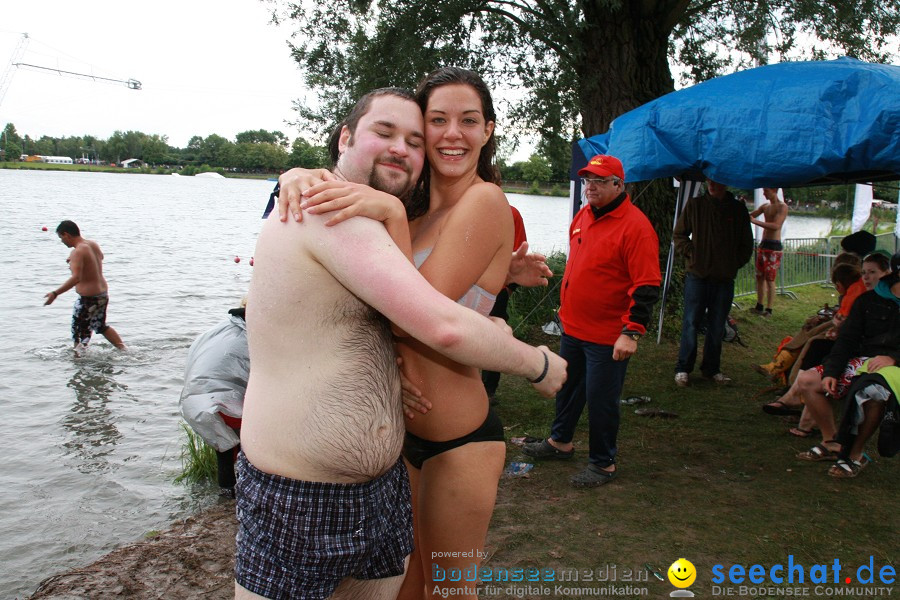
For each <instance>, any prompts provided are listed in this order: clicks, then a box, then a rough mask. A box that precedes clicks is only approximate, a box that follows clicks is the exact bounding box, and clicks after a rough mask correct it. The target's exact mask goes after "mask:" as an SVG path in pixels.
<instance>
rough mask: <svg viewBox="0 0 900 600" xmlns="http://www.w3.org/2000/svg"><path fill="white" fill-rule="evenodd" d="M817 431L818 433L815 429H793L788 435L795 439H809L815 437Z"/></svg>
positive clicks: (789, 430)
mask: <svg viewBox="0 0 900 600" xmlns="http://www.w3.org/2000/svg"><path fill="white" fill-rule="evenodd" d="M816 431H818V430H817V429H816V428H815V427H813V428H812V429H803V428H802V427H791V428H790V429H788V433H789V434H791V435H792V436H794V437H798V438H808V437H812V436H813V435H815V433H816Z"/></svg>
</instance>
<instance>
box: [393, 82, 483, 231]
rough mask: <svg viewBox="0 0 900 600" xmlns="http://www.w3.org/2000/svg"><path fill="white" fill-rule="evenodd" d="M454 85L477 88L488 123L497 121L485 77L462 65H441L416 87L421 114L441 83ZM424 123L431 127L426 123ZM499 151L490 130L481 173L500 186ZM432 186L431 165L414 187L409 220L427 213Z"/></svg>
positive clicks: (407, 213) (409, 206) (481, 161)
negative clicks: (463, 67) (496, 158)
mask: <svg viewBox="0 0 900 600" xmlns="http://www.w3.org/2000/svg"><path fill="white" fill-rule="evenodd" d="M453 84H462V85H467V86H469V87H471V88H472V89H473V90H475V92H476V93H477V94H478V96H479V98H481V113H482V114H483V115H484V119H485V122H488V121H493V122H494V123H495V124H496V122H497V113H496V112H495V111H494V101H493V99H492V98H491V92H490V90H488V87H487V85H486V84H485V83H484V80H483V79H482V78H481V77H480V76H479V75H478V74H477V73H475V72H474V71H470V70H468V69H461V68H459V67H442V68H440V69H438V70H436V71H432V72H431V73H429V74H428V75H426V76H425V78H424V79H422V81H420V82H419V86H418V87H417V88H416V102H418V103H419V108H421V109H422V114H424V113H425V109H426V108H427V107H428V99H429V98H430V97H431V92H433V91H434V90H436V89H437V88H439V87H441V86H444V85H453ZM425 126H426V127H427V126H428V125H427V123H426V125H425ZM496 152H497V139H496V137H495V136H494V131H491V137H489V138H488V141H487V143H485V145H484V146H482V148H481V154H479V156H478V176H479V177H481V178H482V179H483V180H485V181H488V182H490V183H495V184H497V185H500V171H499V170H498V169H497V164H496V161H495V155H496ZM430 186H431V167H430V165H429V166H428V167H427V168H426V169H425V170H424V172H423V173H422V176H421V177H420V178H419V183H418V185H416V188H415V189H414V190H413V193H412V198H411V199H410V201H409V204H408V205H407V207H406V215H407V217H408V218H409V220H410V221H412V220H413V219H416V218H418V217H421V216H422V215H424V214H425V213H426V212H428V206H429V199H428V194H429V188H430Z"/></svg>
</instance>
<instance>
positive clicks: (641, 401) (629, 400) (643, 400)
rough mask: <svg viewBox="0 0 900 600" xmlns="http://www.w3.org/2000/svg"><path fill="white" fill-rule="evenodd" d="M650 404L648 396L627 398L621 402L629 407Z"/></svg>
mask: <svg viewBox="0 0 900 600" xmlns="http://www.w3.org/2000/svg"><path fill="white" fill-rule="evenodd" d="M647 402H650V396H628V397H627V398H625V399H624V400H622V404H624V405H625V406H631V405H633V404H646V403H647Z"/></svg>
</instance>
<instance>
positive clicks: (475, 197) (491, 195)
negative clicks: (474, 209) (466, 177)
mask: <svg viewBox="0 0 900 600" xmlns="http://www.w3.org/2000/svg"><path fill="white" fill-rule="evenodd" d="M460 202H465V203H469V202H478V203H479V205H480V206H481V208H482V209H483V208H486V206H485V205H486V204H489V205H491V206H494V207H501V206H502V207H504V208H505V209H506V210H509V201H508V200H507V199H506V194H504V193H503V190H502V189H500V187H499V186H498V185H496V184H494V183H489V182H487V181H480V182H478V183H476V184H474V185H472V186H470V187H469V189H467V190H466V192H465V193H464V194H463V195H462V198H460Z"/></svg>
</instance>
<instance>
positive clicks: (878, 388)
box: [828, 255, 900, 479]
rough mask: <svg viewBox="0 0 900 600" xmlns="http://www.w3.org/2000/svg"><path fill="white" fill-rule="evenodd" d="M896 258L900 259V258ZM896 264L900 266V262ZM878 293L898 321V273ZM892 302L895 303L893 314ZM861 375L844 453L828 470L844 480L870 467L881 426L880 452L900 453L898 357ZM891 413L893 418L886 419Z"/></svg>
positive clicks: (873, 363)
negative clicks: (868, 448)
mask: <svg viewBox="0 0 900 600" xmlns="http://www.w3.org/2000/svg"><path fill="white" fill-rule="evenodd" d="M894 257H895V258H896V259H900V255H894ZM896 262H898V263H900V260H898V261H896ZM875 293H876V294H877V295H878V296H879V298H882V299H884V300H885V302H884V305H885V307H886V308H887V312H888V313H889V314H891V313H892V314H893V317H894V320H895V321H896V319H897V312H898V307H900V277H898V274H897V272H896V271H895V272H894V273H893V274H891V275H890V276H886V277H884V278H883V279H882V280H881V281H879V282H878V284H877V286H876V287H875ZM889 303H893V304H894V307H893V311H891V308H890V305H889ZM895 342H896V340H895ZM879 359H883V360H879ZM859 373H861V375H860V376H859V377H857V378H856V379H855V380H854V381H853V384H852V386H851V387H850V391H849V393H848V394H847V403H846V407H845V410H844V418H843V420H842V422H841V427H840V431H839V432H838V442H839V443H840V444H841V452H840V455H839V457H838V460H837V462H836V463H835V464H834V465H832V466H831V468H829V469H828V474H829V475H831V476H832V477H837V478H841V479H847V478H852V477H856V476H857V475H859V472H860V471H861V470H862V469H863V468H865V466H866V465H868V464H869V462H870V459H869V457H868V456H867V455H866V454H865V445H866V442H867V441H868V440H869V439H870V438H871V437H872V435H873V434H874V433H875V430H876V429H878V428H879V426H881V433H880V434H879V437H878V453H879V454H881V455H882V456H886V457H890V456H894V455H896V454H897V453H898V451H900V443H898V437H900V436H898V433H900V406H898V404H897V392H898V390H900V367H898V366H897V359H896V357H893V358H890V359H884V357H876V358H874V359H870V360H868V361H866V363H865V364H863V366H862V367H860V369H859ZM888 414H889V415H890V418H888V419H886V418H885V417H886V415H888ZM888 421H889V422H888Z"/></svg>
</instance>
